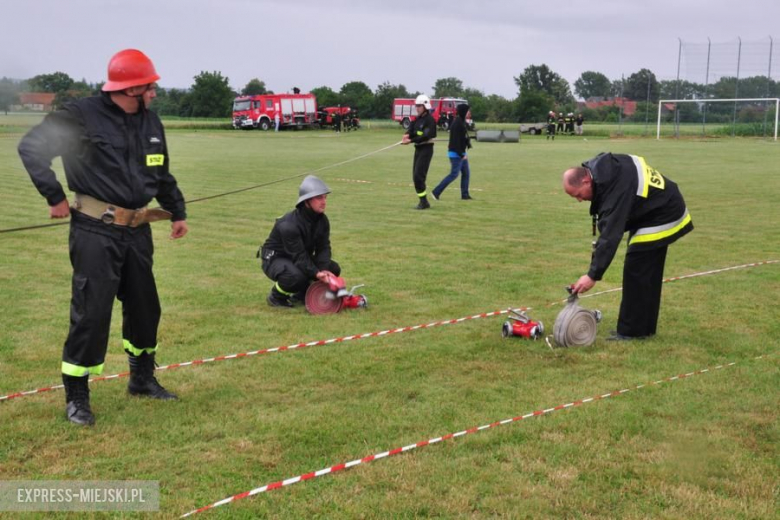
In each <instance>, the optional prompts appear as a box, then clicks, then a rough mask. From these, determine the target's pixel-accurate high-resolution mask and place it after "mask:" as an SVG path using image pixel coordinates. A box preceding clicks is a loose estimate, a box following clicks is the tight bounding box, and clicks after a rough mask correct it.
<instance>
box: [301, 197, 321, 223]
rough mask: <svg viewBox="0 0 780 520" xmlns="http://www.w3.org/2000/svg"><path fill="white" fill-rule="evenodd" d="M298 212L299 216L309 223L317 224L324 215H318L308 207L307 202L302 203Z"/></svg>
mask: <svg viewBox="0 0 780 520" xmlns="http://www.w3.org/2000/svg"><path fill="white" fill-rule="evenodd" d="M296 211H298V214H299V215H300V216H301V217H303V219H304V220H306V221H307V222H316V221H318V220H319V219H321V218H322V214H321V213H317V212H316V211H314V210H313V209H311V208H310V207H309V206H307V205H306V202H305V201H304V202H301V204H300V206H298V207H297V208H296Z"/></svg>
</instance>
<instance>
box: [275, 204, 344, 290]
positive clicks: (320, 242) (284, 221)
mask: <svg viewBox="0 0 780 520" xmlns="http://www.w3.org/2000/svg"><path fill="white" fill-rule="evenodd" d="M261 254H262V257H263V259H264V260H269V261H273V260H274V259H275V258H287V259H289V260H291V261H292V262H293V263H294V264H295V265H296V267H298V269H300V270H301V271H303V272H304V273H305V274H306V276H308V277H309V278H310V279H314V278H316V277H317V273H318V272H320V271H321V270H323V269H328V268H329V266H330V261H331V250H330V221H329V220H328V217H327V216H326V215H325V214H324V213H322V214H317V213H315V212H314V211H312V210H311V209H309V208H307V207H306V205H305V204H303V203H301V204H300V205H299V206H298V207H297V208H296V209H294V210H292V211H291V212H289V213H287V214H286V215H284V216H283V217H280V218H278V219H276V223H275V224H274V227H273V229H272V230H271V234H270V235H269V236H268V239H267V240H266V241H265V244H263V247H262V250H261Z"/></svg>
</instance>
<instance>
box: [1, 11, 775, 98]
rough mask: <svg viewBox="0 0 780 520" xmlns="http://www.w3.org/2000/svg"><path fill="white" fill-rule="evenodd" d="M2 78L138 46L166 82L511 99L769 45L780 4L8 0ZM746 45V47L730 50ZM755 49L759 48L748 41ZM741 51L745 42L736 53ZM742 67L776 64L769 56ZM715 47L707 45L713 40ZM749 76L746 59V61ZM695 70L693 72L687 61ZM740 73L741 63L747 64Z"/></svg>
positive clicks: (71, 68) (73, 66) (665, 70)
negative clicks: (554, 79)
mask: <svg viewBox="0 0 780 520" xmlns="http://www.w3.org/2000/svg"><path fill="white" fill-rule="evenodd" d="M0 5H2V9H0V13H2V23H1V25H0V77H2V76H8V77H13V78H29V77H31V76H34V75H36V74H41V73H49V72H54V71H62V72H66V73H68V74H69V75H70V76H72V77H73V78H75V79H81V78H86V79H87V80H88V81H91V82H96V81H103V80H104V79H105V69H106V64H107V62H108V60H109V58H110V57H111V55H112V54H113V53H114V52H116V51H118V50H120V49H123V48H128V47H133V48H138V49H141V50H142V51H144V52H145V53H147V54H148V55H149V56H150V57H151V58H152V60H153V61H154V62H155V65H156V67H157V71H158V73H159V74H160V75H161V76H162V79H161V80H160V84H161V85H162V86H163V87H189V86H190V85H191V84H192V78H193V76H195V75H197V74H198V73H199V72H200V71H202V70H208V71H215V70H216V71H221V72H222V74H223V75H225V76H228V77H229V78H230V84H231V86H232V87H233V88H235V89H240V88H241V87H243V86H244V85H245V84H246V82H247V81H248V80H250V79H251V78H253V77H258V78H260V79H261V80H264V81H265V82H266V85H267V86H268V88H269V89H272V90H274V91H276V92H284V91H288V90H290V89H291V88H292V87H293V86H298V87H300V88H301V89H303V90H304V91H307V90H308V89H311V88H313V87H317V86H321V85H327V86H329V87H331V88H333V89H334V90H338V89H339V88H340V87H341V85H343V84H344V83H346V82H349V81H354V80H359V81H364V82H366V83H367V84H368V85H369V86H370V87H371V88H372V89H375V88H376V86H377V85H378V84H380V83H382V82H384V81H389V82H391V83H394V84H397V83H402V84H404V85H406V86H407V88H409V89H410V90H412V91H415V90H419V91H422V92H429V93H430V91H431V87H432V86H433V84H434V82H435V81H436V79H437V78H442V77H448V76H455V77H458V78H460V79H462V80H463V82H464V84H465V85H466V86H470V87H475V88H478V89H480V90H483V91H485V92H486V93H488V94H492V93H495V94H500V95H503V96H506V97H514V96H515V95H516V93H517V88H516V86H515V84H514V81H513V77H514V76H517V75H519V74H520V73H521V72H522V71H523V69H524V68H525V67H527V66H528V65H531V64H541V63H546V64H547V65H548V66H549V67H551V68H552V69H553V70H554V71H556V72H558V73H559V74H561V75H562V76H563V77H564V78H566V79H567V80H569V82H570V83H573V82H574V81H575V80H576V79H577V78H578V77H579V75H580V74H581V73H582V72H583V71H586V70H595V71H599V72H603V73H605V74H606V75H607V76H609V77H610V78H611V79H616V78H620V75H621V73H625V74H626V75H629V74H631V73H633V72H636V71H637V70H639V69H640V68H643V67H645V68H649V69H651V70H652V71H653V72H655V73H656V75H657V76H658V77H659V79H673V78H674V77H675V76H676V74H677V53H678V40H677V38H678V37H680V38H682V39H683V41H684V42H701V43H704V44H706V42H707V37H710V38H711V39H712V41H713V42H736V39H737V37H738V36H741V37H742V39H743V41H751V42H759V41H760V42H763V45H764V46H765V47H766V53H767V55H768V46H769V36H775V46H774V55H775V59H774V63H775V64H776V65H775V68H774V69H773V73H772V76H773V77H775V78H778V77H780V30H778V23H779V22H780V0H754V1H750V0H743V1H741V2H735V1H733V0H732V1H728V0H727V1H725V2H716V1H712V0H706V1H705V0H682V1H680V0H677V1H673V0H646V1H631V0H592V1H574V0H553V1H547V0H535V1H525V0H514V1H511V0H496V1H490V0H481V1H480V0H468V1H467V0H440V1H428V2H421V1H408V2H400V1H381V0H361V1H353V0H296V1H294V0H288V1H276V0H213V1H204V0H154V1H152V0H121V1H119V0H0ZM733 48H734V49H736V43H734V46H733ZM753 48H756V47H755V46H753V47H749V49H753ZM735 52H736V51H735ZM746 54H748V57H747V58H746V63H752V61H750V60H751V59H752V60H753V61H757V62H758V63H757V64H755V65H750V66H754V67H756V68H761V70H762V72H761V74H766V68H765V66H764V65H763V63H766V59H765V58H761V57H759V56H752V55H751V52H747V53H746ZM705 56H706V48H705ZM743 72H744V69H743ZM683 75H685V71H683ZM743 76H744V73H743Z"/></svg>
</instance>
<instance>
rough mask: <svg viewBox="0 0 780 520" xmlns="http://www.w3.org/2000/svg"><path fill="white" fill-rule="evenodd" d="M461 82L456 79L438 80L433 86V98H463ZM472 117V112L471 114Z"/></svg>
mask: <svg viewBox="0 0 780 520" xmlns="http://www.w3.org/2000/svg"><path fill="white" fill-rule="evenodd" d="M463 90H464V89H463V82H462V81H461V80H459V79H458V78H453V77H449V78H439V79H437V80H436V84H434V85H433V97H435V98H440V97H456V98H459V97H463ZM472 115H473V112H472Z"/></svg>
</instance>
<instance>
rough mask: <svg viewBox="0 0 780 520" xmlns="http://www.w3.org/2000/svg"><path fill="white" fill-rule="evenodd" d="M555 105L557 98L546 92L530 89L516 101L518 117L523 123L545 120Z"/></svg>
mask: <svg viewBox="0 0 780 520" xmlns="http://www.w3.org/2000/svg"><path fill="white" fill-rule="evenodd" d="M554 106H555V100H554V99H553V98H552V96H550V95H549V94H547V93H546V92H542V91H540V90H528V91H526V92H523V93H521V94H520V97H519V98H518V99H517V101H516V111H517V119H518V120H519V121H520V122H523V123H535V122H539V121H544V120H545V119H546V117H547V113H548V112H549V111H550V110H551V109H553V107H554Z"/></svg>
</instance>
